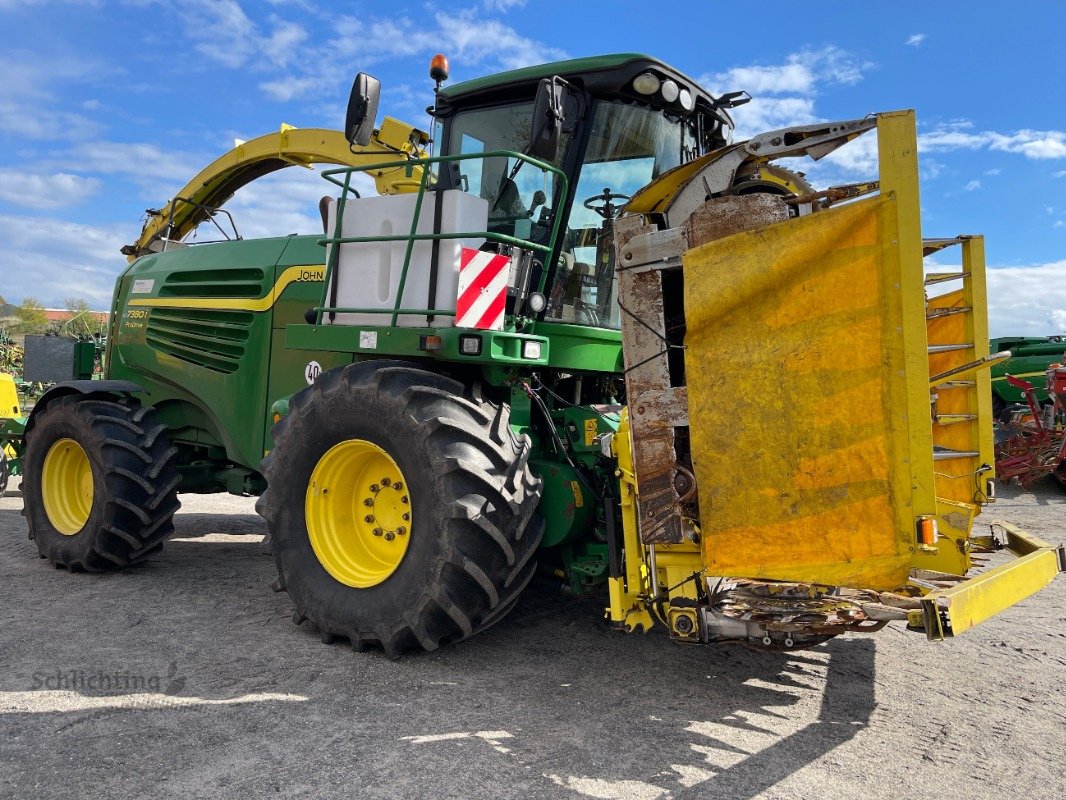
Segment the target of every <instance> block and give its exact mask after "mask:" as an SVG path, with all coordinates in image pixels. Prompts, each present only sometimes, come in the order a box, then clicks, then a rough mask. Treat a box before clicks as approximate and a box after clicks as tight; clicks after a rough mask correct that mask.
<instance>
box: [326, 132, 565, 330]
mask: <svg viewBox="0 0 1066 800" xmlns="http://www.w3.org/2000/svg"><path fill="white" fill-rule="evenodd" d="M489 158H509V159H510V158H514V159H517V160H518V161H520V162H523V163H526V164H529V165H530V166H533V167H536V168H537V169H539V170H540V171H541V172H542V173H545V174H551V175H553V176H554V177H555V178H556V179H557V180H556V181H555V182H554V184H555V185H554V187H553V192H552V206H551V208H552V211H551V222H552V224H551V233H550V235H549V237H548V241H547V242H546V243H541V242H534V241H532V240H530V239H522V238H519V237H516V236H509V235H507V234H505V233H499V232H497V231H490V230H484V231H460V232H453V231H449V232H441V233H418V223H419V220H420V218H421V214H422V203H423V200H424V199H425V195H426V191H427V190H428V189H430V188H431V187H430V184H429V181H430V178H431V177H432V176H435V175H436V172H435V170H433V169H431V167H432V166H434V165H437V164H451V163H458V162H461V161H470V160H475V159H478V160H484V159H489ZM418 166H421V167H422V171H421V172H422V175H421V179H420V180H419V185H418V197H417V198H416V200H415V208H414V213H413V214H412V217H411V230H410V232H409V233H407V234H398V235H396V236H342V235H341V231H342V224H343V219H344V209H345V206H346V204H347V203H348V201H349V200H350V199H351V193H352V192H353V191H355V189H354V188H353V187H352V185H351V183H352V177H353V175H355V174H356V173H359V172H371V171H378V170H383V169H390V168H396V167H405V168H407V170H408V174H413V172H414V168H416V167H418ZM322 177H323V178H325V179H326V180H327V181H329V182H330V183H332V184H334V185H335V186H338V187H340V189H341V195H340V197H339V198H338V201H337V214H336V221H335V223H334V227H333V235H332V236H329V237H326V238H323V239H321V240H319V243H320V244H323V245H332V247H330V254H329V258H328V259H327V261H326V274H325V280H324V282H323V295H322V302H321V304H320V305H318V306H315V308H314V309H313V310H314V312H315V324H316V325H321V324H322V319H323V317H324V316H325V315H327V314H329V315H334V314H381V315H382V316H384V315H386V314H388V315H391V317H390V320H389V325H390V326H395V325H396V321H397V319H398V318H399V317H400V316H401V315H408V314H410V315H417V316H423V315H424V316H427V317H428V316H441V317H454V316H455V311H454V310H449V309H436V308H401V304H402V303H403V296H404V288H405V286H406V285H407V276H408V272H409V270H410V267H411V255H412V253H413V252H414V246H415V242H419V241H434V240H437V241H440V240H450V239H484V240H485V241H487V242H496V243H498V244H501V245H510V246H512V247H518V248H522V249H525V250H531V251H533V252H537V253H541V254H543V255H544V256H550V255H551V253H553V252H554V251H555V243H556V240H557V239H558V236H559V228H560V226H561V224H562V214H561V213H560V211H561V206H562V204H563V201H564V200H565V198H566V196H567V190H568V182H567V179H566V174H565V173H564V172H563V171H562V170H560V169H559V168H558V167H554V166H552V165H551V164H548V163H546V162H544V161H540V160H539V159H536V158H532V157H531V156H528V155H526V154H524V153H519V152H516V151H513V150H493V151H490V152H487V153H461V154H457V155H450V156H436V157H433V158H414V159H403V160H398V161H389V162H382V163H377V164H371V165H367V166H362V167H340V168H337V169H330V170H325V171H323V172H322ZM356 198H358V194H356ZM382 242H406V243H407V248H406V250H405V252H404V261H403V268H402V270H401V272H400V280H399V283H398V286H397V289H396V302H395V303H394V304H393V307H392V308H349V307H343V306H333V305H329V304H328V299H329V297H330V293H331V292H333V291H334V287H335V284H336V281H337V265H338V263H339V259H340V250H341V245H345V244H374V243H382ZM546 277H547V270H542V272H541V281H540V286H539V287H538V290H539V291H541V292H543V290H544V286H543V284H544V281H545V279H546Z"/></svg>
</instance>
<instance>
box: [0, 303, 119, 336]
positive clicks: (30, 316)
mask: <svg viewBox="0 0 1066 800" xmlns="http://www.w3.org/2000/svg"><path fill="white" fill-rule="evenodd" d="M63 307H64V308H65V309H66V310H67V311H68V312H69V313H70V317H69V318H68V319H66V320H62V321H55V320H53V321H49V319H48V316H47V315H46V314H45V313H44V312H45V308H44V305H43V304H42V303H41V301H40V300H38V299H37V298H36V297H27V298H24V299H23V301H22V302H21V303H19V304H18V305H17V306H16V305H12V304H10V303H8V302H7V301H6V300H5V299H4V298H3V297H2V296H0V317H4V318H7V319H9V320H10V322H7V323H6V324H5V322H6V320H0V328H6V329H7V332H8V333H13V334H41V333H58V334H65V335H70V336H78V337H82V336H93V335H94V334H97V333H100V322H99V320H98V319H97V316H96V314H95V313H94V312H93V310H92V307H91V306H90V305H89V301H88V300H86V299H85V298H83V297H68V298H66V299H65V300H64V301H63Z"/></svg>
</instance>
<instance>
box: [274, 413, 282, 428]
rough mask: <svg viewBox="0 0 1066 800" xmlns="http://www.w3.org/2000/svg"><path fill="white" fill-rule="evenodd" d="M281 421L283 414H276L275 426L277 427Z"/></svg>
mask: <svg viewBox="0 0 1066 800" xmlns="http://www.w3.org/2000/svg"><path fill="white" fill-rule="evenodd" d="M280 421H281V414H279V413H278V412H277V411H275V412H274V424H275V425H277V424H278V422H280Z"/></svg>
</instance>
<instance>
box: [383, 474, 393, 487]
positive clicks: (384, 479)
mask: <svg viewBox="0 0 1066 800" xmlns="http://www.w3.org/2000/svg"><path fill="white" fill-rule="evenodd" d="M390 483H392V481H390V480H389V479H388V476H386V477H384V478H382V479H381V485H382V486H388V485H389V484H390Z"/></svg>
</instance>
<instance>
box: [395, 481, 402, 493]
mask: <svg viewBox="0 0 1066 800" xmlns="http://www.w3.org/2000/svg"><path fill="white" fill-rule="evenodd" d="M392 488H393V489H395V490H396V491H398V492H402V491H403V483H402V482H401V481H396V483H394V484H393V485H392Z"/></svg>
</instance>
